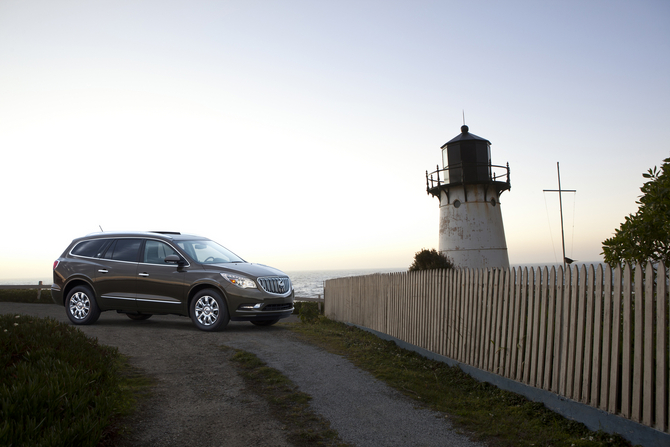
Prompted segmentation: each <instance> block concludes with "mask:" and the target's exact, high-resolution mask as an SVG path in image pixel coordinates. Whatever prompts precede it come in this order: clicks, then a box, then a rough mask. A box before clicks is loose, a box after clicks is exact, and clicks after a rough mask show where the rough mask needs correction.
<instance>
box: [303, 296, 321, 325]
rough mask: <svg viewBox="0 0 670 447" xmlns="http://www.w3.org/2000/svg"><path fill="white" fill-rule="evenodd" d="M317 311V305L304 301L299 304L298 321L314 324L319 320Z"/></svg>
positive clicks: (319, 313) (319, 312)
mask: <svg viewBox="0 0 670 447" xmlns="http://www.w3.org/2000/svg"><path fill="white" fill-rule="evenodd" d="M321 313H322V312H321V311H320V310H319V303H314V302H311V301H304V302H302V303H301V304H300V311H299V315H300V321H302V322H303V323H314V322H315V321H317V320H318V319H319V315H321Z"/></svg>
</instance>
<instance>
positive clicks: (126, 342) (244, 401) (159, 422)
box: [0, 303, 483, 447]
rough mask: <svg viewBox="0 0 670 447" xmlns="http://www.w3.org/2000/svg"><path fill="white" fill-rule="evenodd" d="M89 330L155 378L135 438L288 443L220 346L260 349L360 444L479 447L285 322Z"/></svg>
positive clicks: (111, 325)
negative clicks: (208, 328) (204, 328)
mask: <svg viewBox="0 0 670 447" xmlns="http://www.w3.org/2000/svg"><path fill="white" fill-rule="evenodd" d="M4 313H23V314H27V315H36V316H39V317H52V318H55V319H57V320H59V321H64V322H66V321H68V320H67V317H66V316H65V310H64V309H63V308H62V307H60V306H56V305H43V304H18V303H0V314H4ZM81 329H82V330H83V331H84V332H85V333H86V334H87V335H89V336H92V337H97V338H98V340H99V341H100V342H101V343H103V344H107V345H110V346H117V347H118V348H119V350H120V351H121V352H122V353H124V354H126V355H128V356H129V357H130V359H131V363H132V364H133V365H134V366H136V367H138V368H141V369H142V370H144V371H145V372H146V373H148V374H150V375H151V376H153V377H155V378H156V379H157V385H156V387H155V389H154V392H153V395H152V396H151V397H150V398H149V399H148V400H147V401H146V402H145V404H144V405H143V408H142V409H141V410H140V411H139V412H138V414H137V421H136V423H137V425H136V431H135V433H134V435H133V436H132V437H130V438H129V439H128V440H127V442H126V444H125V445H126V446H127V447H133V446H140V445H141V446H183V445H190V446H203V447H205V446H207V447H212V446H224V445H225V446H284V445H289V444H288V443H287V441H286V439H285V436H284V434H283V431H282V424H281V423H279V422H277V421H275V420H274V419H273V418H272V417H271V416H270V413H269V410H268V407H267V404H266V403H265V402H264V401H262V400H260V399H259V398H257V397H256V396H255V395H254V394H252V393H248V392H246V391H245V390H244V383H243V381H242V380H241V378H239V377H238V375H237V373H236V370H235V368H234V366H233V365H231V364H230V361H229V356H230V354H229V353H226V352H225V351H223V350H221V349H219V348H218V347H219V346H221V345H226V346H230V347H234V348H238V349H244V350H246V351H249V352H252V353H254V354H256V355H257V356H258V357H259V358H260V359H261V360H263V361H264V362H266V363H267V364H268V365H269V366H271V367H273V368H276V369H278V370H280V371H281V372H282V373H283V374H285V375H286V376H287V377H288V378H289V379H291V380H292V381H293V382H294V383H295V384H296V385H298V387H299V388H300V390H301V391H303V392H305V393H308V394H310V395H311V396H312V401H311V405H312V408H313V409H314V411H315V412H317V413H319V414H321V415H323V416H324V417H325V418H326V419H328V420H329V421H330V423H331V427H332V428H334V429H335V430H337V431H338V433H339V434H340V437H341V438H342V440H343V441H345V442H347V443H350V444H353V445H358V446H366V447H367V446H458V447H460V446H463V447H465V446H482V445H483V444H479V443H475V442H472V441H470V440H468V439H467V438H466V437H465V436H463V435H459V434H457V433H456V432H455V431H453V430H452V429H451V427H450V425H449V423H448V421H447V420H445V418H444V415H442V414H439V413H436V412H432V411H429V410H426V409H421V408H415V405H414V403H413V402H412V401H411V400H409V399H407V398H406V397H405V396H403V395H402V394H400V393H398V392H396V391H395V390H393V389H391V388H390V387H388V386H386V384H384V383H382V382H380V381H378V380H376V379H374V378H373V377H372V376H371V375H370V374H368V373H366V372H364V371H361V370H360V369H358V368H356V367H355V366H353V365H352V364H351V363H349V361H347V360H346V359H344V358H343V357H340V356H338V355H334V354H330V353H328V352H326V351H324V350H322V349H320V348H317V347H315V346H313V345H309V344H306V343H304V342H301V341H300V340H298V338H297V337H296V336H295V335H294V334H292V333H291V332H290V331H288V330H287V329H286V328H283V327H282V326H281V325H278V326H273V327H269V328H259V327H255V326H253V325H251V324H249V323H235V322H231V323H230V325H229V326H228V328H227V329H226V331H224V332H219V333H213V334H210V333H205V332H201V331H199V330H197V329H196V328H195V327H194V326H193V324H192V323H191V322H190V320H189V319H187V318H184V317H173V316H154V317H152V318H151V319H149V320H146V321H132V320H130V319H128V318H127V317H125V316H124V315H119V314H116V313H111V312H105V313H103V314H102V316H101V317H100V320H98V322H97V323H96V324H95V325H93V326H82V327H81Z"/></svg>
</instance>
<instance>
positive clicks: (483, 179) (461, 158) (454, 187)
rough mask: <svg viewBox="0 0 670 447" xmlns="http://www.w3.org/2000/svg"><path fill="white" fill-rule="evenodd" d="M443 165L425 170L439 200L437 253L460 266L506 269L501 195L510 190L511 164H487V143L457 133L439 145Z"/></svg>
mask: <svg viewBox="0 0 670 447" xmlns="http://www.w3.org/2000/svg"><path fill="white" fill-rule="evenodd" d="M442 166H443V167H442V169H440V167H439V166H437V170H436V171H434V172H432V173H428V171H426V190H427V192H428V194H431V195H433V196H434V197H437V198H438V199H439V200H440V240H439V251H440V253H442V254H444V255H446V256H447V257H448V258H449V259H451V260H452V261H453V263H454V265H455V266H456V267H460V268H508V267H509V258H508V255H507V245H506V243H505V230H504V228H503V222H502V213H501V211H500V195H501V194H502V193H503V192H504V191H507V190H509V189H510V188H511V185H510V177H509V164H507V166H495V165H492V164H491V142H490V141H488V140H486V139H484V138H481V137H478V136H477V135H474V134H471V133H470V132H469V128H468V126H466V125H463V126H462V127H461V133H460V134H459V135H458V136H456V137H455V138H453V139H451V140H450V141H448V142H447V143H445V144H444V145H443V146H442Z"/></svg>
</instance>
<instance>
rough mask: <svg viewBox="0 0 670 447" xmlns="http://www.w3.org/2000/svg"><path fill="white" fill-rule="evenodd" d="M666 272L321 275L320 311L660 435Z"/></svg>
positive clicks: (663, 426) (664, 425)
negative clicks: (322, 308)
mask: <svg viewBox="0 0 670 447" xmlns="http://www.w3.org/2000/svg"><path fill="white" fill-rule="evenodd" d="M668 289H669V287H668V272H667V270H666V267H665V266H664V265H663V264H660V265H657V267H656V270H654V268H653V267H652V265H651V264H649V263H648V264H646V265H645V266H630V265H625V266H624V267H623V268H621V267H617V268H614V269H613V268H610V267H609V266H607V265H599V266H598V267H597V268H594V266H589V267H588V268H587V267H585V266H584V267H582V268H581V270H578V269H577V268H568V269H566V270H565V272H564V271H563V268H562V267H559V268H558V269H555V268H554V267H552V268H551V269H550V270H549V269H548V268H547V267H544V268H537V269H530V270H529V269H527V268H523V269H522V268H517V269H511V270H432V271H430V270H429V271H423V272H411V273H390V274H375V275H369V276H358V277H347V278H337V279H330V280H327V281H326V282H325V314H326V316H328V317H329V318H331V319H335V320H339V321H343V322H348V323H353V324H356V325H360V326H364V327H367V328H370V329H373V330H375V331H379V332H382V333H385V334H388V335H390V336H393V337H395V338H397V339H399V340H403V341H405V342H407V343H411V344H413V345H416V346H419V347H421V348H423V349H427V350H429V351H432V352H434V353H437V354H440V355H443V356H446V357H449V358H451V359H454V360H456V361H458V362H461V363H465V364H468V365H470V366H474V367H476V368H479V369H482V370H485V371H489V372H492V373H495V374H499V375H501V376H504V377H506V378H509V379H513V380H516V381H518V382H522V383H524V384H527V385H529V386H533V387H536V388H541V389H544V390H547V391H551V392H553V393H556V394H559V395H561V396H564V397H567V398H569V399H572V400H575V401H578V402H582V403H584V404H587V405H591V406H593V407H596V408H599V409H601V410H604V411H607V412H609V413H612V414H617V415H619V416H623V417H626V418H628V419H631V420H634V421H636V422H639V423H642V424H644V425H647V426H649V427H653V428H655V429H657V430H660V431H662V432H665V433H668V432H669V431H668V425H669V421H668V414H669V401H670V398H669V395H668V393H669V391H668V390H669V386H668V369H669V364H668V357H669V348H668V346H669V343H670V340H669V337H670V335H669V330H668V308H669V305H668Z"/></svg>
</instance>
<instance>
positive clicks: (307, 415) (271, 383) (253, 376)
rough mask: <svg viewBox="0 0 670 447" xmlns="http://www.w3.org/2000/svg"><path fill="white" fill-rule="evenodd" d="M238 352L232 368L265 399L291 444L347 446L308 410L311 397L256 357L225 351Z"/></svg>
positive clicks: (250, 387) (326, 422) (245, 353)
mask: <svg viewBox="0 0 670 447" xmlns="http://www.w3.org/2000/svg"><path fill="white" fill-rule="evenodd" d="M224 348H225V349H227V350H232V351H235V354H233V356H232V360H233V364H234V365H235V366H236V367H237V369H238V371H239V372H240V375H241V376H242V378H243V379H244V381H245V383H246V385H247V389H248V390H250V391H252V392H254V393H256V394H257V395H258V396H260V397H261V398H263V399H265V400H266V401H267V402H268V403H269V405H270V411H271V413H272V415H273V416H274V417H275V418H276V419H277V420H278V421H280V422H281V423H283V424H284V427H285V434H286V437H287V439H288V441H289V442H290V443H292V444H293V445H295V446H297V447H301V446H305V447H308V446H313V445H324V446H347V444H345V443H343V442H342V441H341V440H340V438H339V436H338V434H337V432H336V431H335V430H333V429H331V428H330V423H329V422H328V421H327V420H325V419H324V418H323V417H321V416H320V415H317V414H315V413H314V412H313V411H311V409H310V407H309V401H310V400H311V397H310V396H309V395H308V394H305V393H303V392H301V391H298V390H297V387H296V386H295V385H294V384H293V382H291V381H290V380H289V379H288V378H286V377H285V376H284V375H283V374H282V373H281V372H279V371H277V370H276V369H274V368H270V367H269V366H267V365H266V364H265V363H264V362H262V361H261V360H260V359H259V358H258V357H256V356H255V355H254V354H252V353H250V352H246V351H242V350H237V349H232V348H228V347H224Z"/></svg>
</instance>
